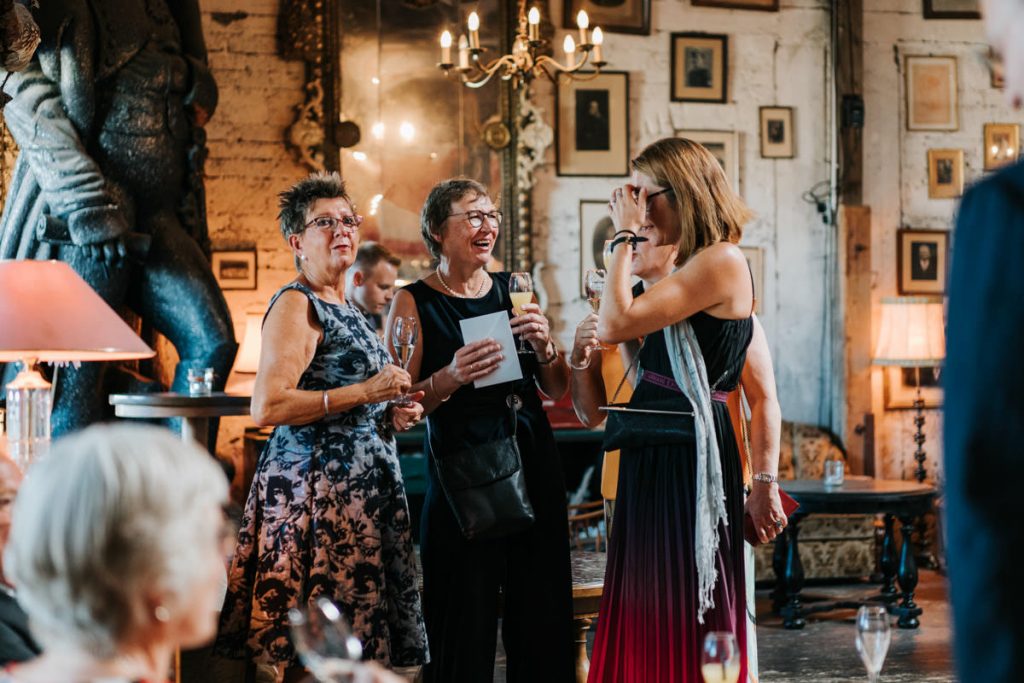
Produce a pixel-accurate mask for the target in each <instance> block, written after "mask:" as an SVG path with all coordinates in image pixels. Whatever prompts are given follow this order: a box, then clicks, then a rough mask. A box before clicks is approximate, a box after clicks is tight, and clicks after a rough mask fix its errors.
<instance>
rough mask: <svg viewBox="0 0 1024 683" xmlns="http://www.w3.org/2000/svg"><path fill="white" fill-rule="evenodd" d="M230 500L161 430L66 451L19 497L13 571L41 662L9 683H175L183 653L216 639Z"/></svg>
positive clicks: (74, 443)
mask: <svg viewBox="0 0 1024 683" xmlns="http://www.w3.org/2000/svg"><path fill="white" fill-rule="evenodd" d="M227 490H228V488H227V481H226V480H225V478H224V474H223V472H222V471H221V469H220V468H219V467H218V466H217V464H216V461H215V460H213V459H212V458H211V457H210V456H209V454H207V453H206V452H205V451H203V450H202V449H201V448H199V447H198V446H195V445H192V444H184V443H182V442H181V441H180V440H179V439H177V438H176V437H175V436H174V435H172V434H171V433H170V432H168V431H166V430H164V429H161V428H157V427H148V426H136V425H117V426H110V425H97V426H93V427H89V428H88V429H86V430H84V431H81V432H78V433H77V434H74V435H72V436H69V437H67V438H65V439H62V440H60V441H58V442H57V443H56V444H55V445H54V447H53V449H52V450H51V452H50V454H49V455H48V456H47V457H46V458H44V459H42V460H39V461H38V462H36V463H35V464H34V465H33V466H32V468H31V470H30V471H29V476H28V477H26V479H25V482H24V484H22V486H21V490H20V492H19V493H18V497H17V500H16V502H15V507H14V513H13V522H12V526H11V535H10V541H9V543H8V545H7V549H6V551H5V554H4V563H3V566H4V572H5V573H6V575H7V576H8V578H10V580H11V581H12V582H13V583H14V584H15V586H16V587H17V592H18V602H19V603H20V604H21V605H22V606H23V607H24V609H25V611H26V612H27V613H28V615H29V622H30V625H31V628H32V631H33V634H34V635H35V636H36V637H37V639H38V640H39V642H40V643H41V644H42V646H43V654H42V655H41V656H40V657H38V658H36V659H34V660H32V661H30V662H27V663H25V664H21V665H18V666H16V667H14V668H11V669H8V670H7V672H6V673H5V674H4V675H0V680H4V681H5V683H7V682H9V681H14V682H18V683H34V682H36V681H98V680H101V679H109V680H124V681H137V680H153V681H158V680H165V679H166V675H167V671H168V667H169V666H170V663H171V654H172V652H173V651H174V649H175V648H177V647H196V646H198V645H202V644H203V643H205V642H207V641H209V640H210V639H211V638H212V637H213V635H214V632H215V626H216V613H217V609H218V607H219V602H220V599H221V596H222V595H223V590H224V559H225V553H224V550H225V545H224V541H225V536H224V534H225V520H224V515H223V512H222V505H223V504H224V503H225V502H227Z"/></svg>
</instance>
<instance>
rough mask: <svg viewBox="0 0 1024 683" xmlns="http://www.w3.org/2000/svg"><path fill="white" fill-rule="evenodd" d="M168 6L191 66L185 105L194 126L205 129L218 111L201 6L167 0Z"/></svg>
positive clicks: (191, 0) (194, 0)
mask: <svg viewBox="0 0 1024 683" xmlns="http://www.w3.org/2000/svg"><path fill="white" fill-rule="evenodd" d="M167 6H168V9H169V10H170V11H171V14H172V15H173V16H174V21H175V23H177V24H178V34H179V35H180V36H181V49H182V52H183V53H184V55H185V60H186V61H187V62H188V65H189V90H188V95H187V96H186V98H185V104H187V105H189V107H190V109H191V112H192V116H193V123H195V124H196V125H198V126H205V125H206V122H207V121H208V120H209V119H210V117H211V116H213V112H214V110H215V109H216V108H217V83H216V82H215V81H214V80H213V74H211V73H210V65H209V62H208V60H207V55H206V41H205V40H204V39H203V27H202V20H201V14H200V11H199V2H198V0H168V3H167Z"/></svg>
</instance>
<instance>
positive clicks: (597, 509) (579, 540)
mask: <svg viewBox="0 0 1024 683" xmlns="http://www.w3.org/2000/svg"><path fill="white" fill-rule="evenodd" d="M604 529H605V527H604V501H603V500H591V501H587V502H585V503H578V504H576V505H570V506H569V539H570V540H571V541H572V544H573V548H575V549H576V550H593V551H596V552H601V551H604V550H607V543H606V540H605V530H604Z"/></svg>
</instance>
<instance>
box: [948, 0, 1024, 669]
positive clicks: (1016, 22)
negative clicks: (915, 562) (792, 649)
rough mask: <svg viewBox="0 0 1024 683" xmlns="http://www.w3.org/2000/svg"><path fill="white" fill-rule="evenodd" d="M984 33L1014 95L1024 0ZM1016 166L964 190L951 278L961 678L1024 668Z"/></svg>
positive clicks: (1022, 217)
mask: <svg viewBox="0 0 1024 683" xmlns="http://www.w3.org/2000/svg"><path fill="white" fill-rule="evenodd" d="M984 14H985V24H986V28H987V31H988V37H989V40H990V41H991V43H992V47H993V48H994V50H995V51H996V52H997V53H1002V56H1003V67H1004V73H1005V94H1006V98H1007V101H1008V102H1009V103H1010V104H1011V105H1012V106H1014V107H1020V105H1021V102H1022V99H1024V40H1022V39H1021V35H1024V1H1022V0H989V2H987V3H986V4H985V7H984ZM1022 234H1024V164H1022V163H1021V162H1017V163H1015V164H1012V165H1010V166H1007V167H1006V168H1003V169H1002V170H1000V171H998V172H996V173H993V174H991V175H989V176H988V177H987V178H985V179H984V180H982V181H980V182H979V183H977V184H976V185H974V186H973V187H972V188H971V189H970V190H968V192H967V193H966V194H965V195H964V198H963V201H962V202H961V204H960V210H959V215H958V217H957V223H956V234H955V238H954V244H955V245H956V252H955V255H954V256H953V262H952V272H951V277H950V283H949V309H948V310H949V312H948V320H947V337H946V342H947V350H946V364H945V368H944V369H943V371H942V382H943V385H944V390H945V391H944V396H945V404H946V405H945V407H944V410H945V415H944V419H943V423H944V435H943V436H944V445H943V453H944V455H945V473H946V485H945V500H946V509H945V511H944V514H943V515H942V517H943V524H944V525H945V527H946V534H947V544H948V547H947V550H946V556H947V560H948V564H949V581H950V599H951V603H952V608H953V647H954V654H955V657H956V668H957V673H958V674H959V680H961V681H965V682H967V683H970V682H971V681H985V682H986V683H1002V682H1008V681H1019V680H1021V675H1022V674H1021V672H1022V671H1024V647H1021V644H1022V643H1024V620H1022V619H1021V614H1022V612H1024V583H1022V582H1021V580H1020V566H1021V560H1022V559H1024V550H1022V549H1024V527H1022V526H1021V524H1020V521H1019V518H1020V502H1019V501H1020V491H1019V490H1018V488H1019V487H1018V480H1019V475H1020V471H1021V464H1022V463H1024V459H1022V457H1021V453H1022V444H1024V393H1022V392H1021V387H1024V365H1022V364H1021V363H1020V362H1019V361H1018V360H1017V358H1018V356H1019V354H1020V343H1021V341H1020V340H1021V335H1022V333H1024V306H1022V305H1021V301H1024V271H1022V270H1021V267H1020V263H1021V260H1022V258H1024V242H1022V241H1021V235H1022Z"/></svg>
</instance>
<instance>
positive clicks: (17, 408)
mask: <svg viewBox="0 0 1024 683" xmlns="http://www.w3.org/2000/svg"><path fill="white" fill-rule="evenodd" d="M154 354H155V352H154V351H153V349H151V348H149V346H147V345H146V343H145V342H143V341H142V339H140V338H139V336H138V335H137V334H135V332H134V331H132V329H131V328H130V327H128V325H127V324H126V323H125V322H124V320H122V319H121V318H120V316H118V315H117V313H116V312H114V310H113V309H112V308H110V306H108V305H107V303H106V302H105V301H103V299H102V298H100V296H99V295H98V294H97V293H96V292H95V291H94V290H93V289H92V288H91V287H90V286H89V285H88V284H87V283H86V281H85V280H83V279H82V278H81V277H80V276H79V275H78V274H77V273H76V272H75V271H74V270H72V269H71V267H70V266H68V265H67V264H66V263H62V262H60V261H0V362H20V363H21V364H22V368H21V372H19V373H18V376H17V377H15V378H14V380H13V381H11V382H10V383H9V384H8V385H7V435H8V446H9V450H10V457H11V458H12V459H13V460H14V461H15V462H16V463H17V464H18V466H19V467H21V468H22V470H24V469H26V468H27V467H28V466H29V465H31V463H32V461H33V459H34V458H37V457H39V456H41V455H44V454H45V453H46V450H47V449H48V447H49V444H50V409H51V408H52V397H51V387H50V383H49V382H48V381H47V380H46V378H45V377H43V376H42V375H41V374H39V372H38V370H36V368H35V366H36V363H39V362H67V361H101V360H129V359H136V358H151V357H152V356H153V355H154Z"/></svg>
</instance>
